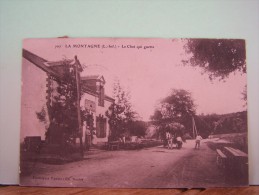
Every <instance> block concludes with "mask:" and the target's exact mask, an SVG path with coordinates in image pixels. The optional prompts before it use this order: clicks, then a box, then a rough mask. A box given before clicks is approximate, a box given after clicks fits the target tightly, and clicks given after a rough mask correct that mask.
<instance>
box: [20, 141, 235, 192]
mask: <svg viewBox="0 0 259 195" xmlns="http://www.w3.org/2000/svg"><path fill="white" fill-rule="evenodd" d="M32 169H33V171H32V173H31V174H30V175H29V176H24V177H22V180H21V182H22V183H23V184H28V182H29V181H30V185H36V186H38V185H40V186H41V185H48V186H71V187H73V186H80V187H86V186H87V187H102V188H112V187H115V188H121V187H124V188H184V187H188V188H191V187H196V188H197V187H213V186H228V185H231V184H228V183H226V181H225V177H224V172H222V170H220V169H219V168H218V167H217V165H216V153H215V151H213V150H211V149H210V148H208V146H207V145H206V144H205V143H202V144H201V148H200V150H195V149H194V142H193V141H187V143H185V144H184V145H183V148H182V149H180V150H178V149H172V150H168V149H167V148H163V147H162V146H161V147H153V148H147V149H141V150H131V151H123V150H118V151H98V150H93V151H90V152H89V153H88V154H86V155H85V158H84V160H82V161H78V162H72V163H68V164H65V165H48V164H43V163H35V164H33V165H32Z"/></svg>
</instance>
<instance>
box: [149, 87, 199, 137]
mask: <svg viewBox="0 0 259 195" xmlns="http://www.w3.org/2000/svg"><path fill="white" fill-rule="evenodd" d="M193 115H195V105H194V101H193V99H192V96H191V93H190V92H188V91H186V90H183V89H172V90H171V93H170V95H168V96H167V97H165V98H164V99H162V100H161V102H160V103H159V105H158V106H157V108H156V110H155V112H154V115H153V116H151V120H152V121H153V123H154V124H155V125H156V126H158V128H159V129H160V132H163V131H166V130H170V128H172V127H171V126H172V124H173V123H178V124H179V125H182V124H183V125H184V127H185V128H186V129H191V126H192V116H193ZM179 125H178V126H179ZM173 126H175V127H176V126H177V125H173ZM179 127H180V126H179ZM180 129H184V128H180Z"/></svg>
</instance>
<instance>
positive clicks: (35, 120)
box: [21, 50, 114, 143]
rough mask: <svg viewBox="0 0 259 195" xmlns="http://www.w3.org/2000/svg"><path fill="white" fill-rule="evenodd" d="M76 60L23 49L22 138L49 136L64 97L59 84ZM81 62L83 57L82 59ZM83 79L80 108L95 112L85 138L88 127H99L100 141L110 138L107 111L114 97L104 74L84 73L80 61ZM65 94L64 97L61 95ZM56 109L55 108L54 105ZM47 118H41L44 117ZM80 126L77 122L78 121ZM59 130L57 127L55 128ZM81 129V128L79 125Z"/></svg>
mask: <svg viewBox="0 0 259 195" xmlns="http://www.w3.org/2000/svg"><path fill="white" fill-rule="evenodd" d="M75 61H77V58H76V59H75V60H66V63H65V64H64V61H60V62H50V61H47V60H45V59H43V58H41V57H39V56H37V55H35V54H33V53H31V52H29V51H27V50H24V51H23V62H22V63H23V64H22V83H23V85H22V103H21V142H22V141H23V140H24V138H25V137H33V136H37V137H39V136H40V137H41V140H45V138H46V136H45V132H46V131H47V129H49V127H50V125H52V126H53V124H54V123H55V121H54V119H53V116H52V115H53V111H52V112H51V108H53V105H54V104H55V102H56V101H57V98H56V97H58V96H59V97H61V94H60V92H59V91H58V86H59V85H60V83H61V82H63V83H64V82H67V81H66V71H65V70H68V71H69V72H71V71H75V69H74V68H73V67H75ZM78 62H79V61H78ZM78 70H79V71H78V75H79V78H78V79H79V80H78V81H79V83H80V88H79V89H80V109H81V110H87V111H88V113H90V114H91V115H92V118H93V121H92V125H90V124H87V123H83V122H82V125H83V126H82V128H81V133H77V135H79V136H81V138H82V140H83V141H84V140H85V129H86V128H89V126H91V127H90V128H91V129H90V130H91V131H93V130H95V131H96V137H97V143H98V142H107V141H108V136H109V135H110V128H109V123H108V118H107V117H106V115H105V112H106V111H107V110H108V108H109V106H110V105H111V104H112V103H113V102H114V100H113V99H112V98H111V97H109V96H107V95H105V79H104V77H103V76H101V75H89V76H85V77H81V76H80V72H82V67H81V65H80V63H79V65H78ZM61 98H62V97H61ZM52 110H53V109H52ZM41 117H42V118H44V119H42V120H40V118H41ZM75 126H77V124H75ZM54 131H55V128H54ZM77 131H78V129H77ZM77 138H79V137H77Z"/></svg>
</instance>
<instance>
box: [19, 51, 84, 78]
mask: <svg viewBox="0 0 259 195" xmlns="http://www.w3.org/2000/svg"><path fill="white" fill-rule="evenodd" d="M22 54H23V57H24V58H25V59H27V60H28V61H30V62H31V63H33V64H34V65H36V66H37V67H39V68H40V69H42V70H43V71H45V72H47V73H49V74H51V75H52V76H54V77H55V78H57V79H59V80H62V81H65V80H66V77H65V75H64V70H62V69H63V68H62V66H65V65H75V64H77V65H78V69H79V71H80V72H82V71H83V69H82V66H81V64H80V62H79V60H78V59H77V56H75V59H65V60H62V61H48V60H46V59H43V58H41V57H39V56H37V55H35V54H34V53H32V52H30V51H28V50H26V49H23V53H22Z"/></svg>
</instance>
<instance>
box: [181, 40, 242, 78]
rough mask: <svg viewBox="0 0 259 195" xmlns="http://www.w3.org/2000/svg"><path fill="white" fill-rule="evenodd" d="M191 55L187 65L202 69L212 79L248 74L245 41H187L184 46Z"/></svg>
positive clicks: (186, 62) (185, 62)
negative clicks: (238, 73) (236, 72)
mask: <svg viewBox="0 0 259 195" xmlns="http://www.w3.org/2000/svg"><path fill="white" fill-rule="evenodd" d="M184 48H185V50H186V52H187V53H188V54H191V57H190V58H189V59H187V60H183V62H184V64H185V65H191V66H194V67H201V68H202V69H203V71H204V73H207V74H209V78H210V79H214V78H220V79H225V78H226V77H228V76H229V74H230V73H232V72H235V71H239V72H241V73H246V52H245V40H241V39H187V40H186V44H185V46H184Z"/></svg>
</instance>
